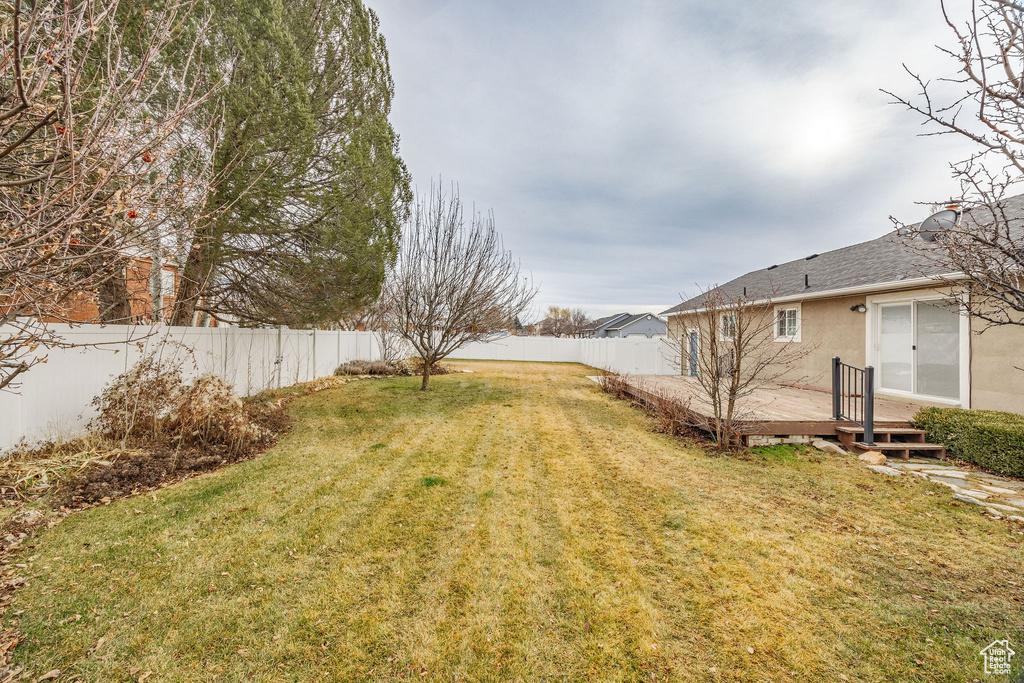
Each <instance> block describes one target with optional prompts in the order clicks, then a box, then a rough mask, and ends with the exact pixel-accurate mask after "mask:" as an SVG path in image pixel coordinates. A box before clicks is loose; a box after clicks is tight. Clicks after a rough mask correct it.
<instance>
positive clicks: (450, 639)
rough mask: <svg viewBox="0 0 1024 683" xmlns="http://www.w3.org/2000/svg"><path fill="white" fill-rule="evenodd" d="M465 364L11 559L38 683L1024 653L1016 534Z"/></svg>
mask: <svg viewBox="0 0 1024 683" xmlns="http://www.w3.org/2000/svg"><path fill="white" fill-rule="evenodd" d="M456 365H457V367H464V368H471V369H472V370H473V371H474V374H460V375H451V376H445V377H437V378H435V379H433V380H432V381H431V385H432V387H433V390H432V391H430V392H428V393H421V392H419V391H416V390H415V388H416V385H417V384H418V382H419V379H418V378H401V379H390V380H374V381H363V382H358V383H354V384H351V385H349V386H347V387H343V388H340V389H335V390H329V391H323V392H320V393H318V394H314V395H311V396H307V397H304V398H300V399H298V400H297V401H296V402H295V403H294V404H292V408H291V410H292V412H293V414H294V416H295V418H296V419H295V425H294V428H293V430H292V432H291V433H290V434H289V435H287V436H286V437H285V438H284V439H283V440H282V441H281V442H280V443H279V444H278V445H277V446H276V447H275V448H274V449H272V450H271V451H269V452H268V453H267V454H266V455H264V456H263V457H260V458H258V459H256V460H253V461H248V462H244V463H241V464H238V465H235V466H232V467H229V468H226V469H223V470H221V471H218V472H215V473H212V474H209V475H205V476H202V477H199V478H197V479H194V480H191V481H188V482H186V483H184V484H181V485H178V486H174V487H170V488H167V489H164V490H162V491H160V492H158V493H156V494H155V495H154V494H147V495H146V496H144V497H138V498H134V499H126V500H121V501H116V502H115V503H113V504H111V505H109V506H106V507H102V508H97V509H92V510H89V511H87V512H85V513H83V514H79V515H74V516H72V517H70V518H68V519H67V520H66V521H64V522H63V523H61V524H60V525H58V526H57V527H55V528H53V529H49V530H47V531H44V532H42V533H41V534H40V535H39V537H38V538H36V539H35V540H34V541H33V546H32V547H29V548H25V549H24V550H23V551H22V552H21V555H20V556H19V557H17V558H16V559H15V560H14V561H15V562H19V563H22V564H24V565H26V567H25V568H24V569H23V570H22V571H23V572H25V575H26V576H28V577H30V578H31V582H30V584H29V585H28V586H27V587H24V588H22V589H19V593H18V595H17V598H16V601H15V603H14V605H13V606H12V607H11V609H10V610H9V611H8V613H7V614H6V615H5V617H4V619H5V622H6V624H7V625H8V626H15V627H17V628H20V629H21V630H22V631H23V632H24V633H25V634H26V637H27V640H26V641H25V642H23V643H22V644H21V645H19V646H18V648H17V649H16V651H15V661H16V662H20V663H23V664H25V665H26V666H27V667H28V668H29V669H30V670H31V672H32V673H33V675H34V676H39V675H41V674H43V673H44V672H47V671H49V670H51V669H60V670H61V672H62V673H61V677H60V680H63V681H71V680H76V679H75V676H77V677H78V678H77V680H82V681H128V680H132V681H138V680H142V679H143V677H145V680H147V681H149V682H150V683H154V682H156V681H214V680H216V681H253V682H256V681H364V680H365V681H395V680H401V679H405V680H445V681H454V680H459V681H533V680H559V681H584V680H594V681H598V680H600V681H665V680H671V681H690V680H692V681H747V680H750V681H755V680H756V681H812V680H828V681H837V680H849V681H918V680H920V681H964V680H966V681H970V680H972V679H974V678H977V679H979V680H985V681H986V682H987V681H990V680H1000V678H999V677H996V676H985V675H984V674H983V671H982V660H981V658H980V657H979V655H978V653H979V650H981V648H983V647H984V646H986V645H987V644H988V643H989V642H991V641H993V640H995V639H997V638H1000V639H1001V638H1009V639H1010V641H1011V645H1012V646H1014V648H1015V649H1016V650H1017V651H1018V652H1021V653H1022V654H1021V655H1018V658H1019V659H1024V637H1022V636H1024V571H1022V567H1024V536H1022V535H1020V534H1019V531H1020V529H1019V528H1017V529H1016V530H1015V529H1013V528H1012V527H1010V526H1008V524H1007V523H1006V522H996V521H993V520H989V519H987V518H985V517H984V516H982V515H981V514H979V512H978V510H977V509H976V508H971V507H963V506H952V505H951V498H950V496H949V494H948V493H947V492H946V491H945V490H943V489H941V488H939V487H937V486H935V485H933V484H929V483H926V482H922V481H920V480H915V479H912V478H910V477H903V478H901V479H898V480H891V479H888V478H884V477H882V476H879V475H875V474H872V473H870V472H868V471H867V470H865V469H863V468H862V467H860V466H859V465H858V464H857V463H855V462H853V461H851V460H850V459H846V458H838V457H831V456H827V455H824V454H816V455H813V456H811V455H807V454H798V455H795V456H794V455H785V454H783V455H779V456H773V455H759V456H751V457H749V458H720V457H712V456H709V455H708V454H707V453H704V452H701V451H699V450H697V449H693V448H688V447H686V446H684V445H682V444H681V443H680V442H679V441H677V440H674V439H672V438H669V437H666V436H663V435H659V434H655V433H652V432H650V431H649V430H648V429H647V427H648V424H647V418H646V417H645V416H644V415H643V414H641V413H640V412H639V411H637V410H635V409H632V408H630V407H629V405H627V404H626V403H624V402H621V401H616V400H614V399H612V398H610V397H609V396H607V395H604V394H602V393H600V392H599V391H598V389H597V387H596V385H594V384H593V383H592V382H590V381H588V380H586V379H585V378H584V377H583V376H584V375H585V374H587V372H588V370H587V369H586V368H583V367H582V366H578V365H555V364H525V363H524V364H514V363H485V362H477V363H468V362H467V363H458V364H456ZM1015 532H1016V533H1015ZM1019 667H1020V661H1017V662H1016V668H1015V670H1019ZM843 676H845V678H843ZM1003 680H1006V679H1003Z"/></svg>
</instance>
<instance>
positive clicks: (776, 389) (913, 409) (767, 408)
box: [629, 375, 920, 436]
mask: <svg viewBox="0 0 1024 683" xmlns="http://www.w3.org/2000/svg"><path fill="white" fill-rule="evenodd" d="M629 381H630V385H631V387H632V388H633V389H635V390H636V391H637V392H638V393H640V394H642V393H644V392H651V393H656V394H659V395H662V396H668V397H672V398H676V399H678V400H679V401H680V402H681V403H684V404H685V403H688V404H689V410H690V411H691V412H692V413H693V414H694V417H695V418H698V419H704V420H708V419H710V418H711V417H712V416H713V415H714V411H713V410H712V408H711V403H710V401H708V399H707V397H706V396H704V395H703V391H702V390H701V388H700V385H699V384H698V383H697V380H695V379H693V378H692V377H682V376H664V375H644V376H637V377H631V378H630V380H629ZM919 409H920V406H919V405H916V404H914V403H907V402H904V401H896V400H892V399H888V398H880V397H875V426H876V427H909V426H910V420H911V419H912V418H913V416H914V414H915V413H917V411H918V410H919ZM736 423H737V429H738V430H739V431H740V432H741V433H743V434H780V435H781V434H794V435H795V434H806V435H817V436H833V435H835V434H836V427H837V426H844V425H845V426H851V425H852V423H850V422H845V421H836V420H833V419H832V394H831V392H829V391H825V390H822V389H812V388H801V387H793V386H785V385H768V386H765V387H759V388H757V389H756V390H754V391H753V392H752V393H751V394H750V395H748V396H745V397H743V398H742V399H741V400H740V402H739V403H738V410H737V416H736Z"/></svg>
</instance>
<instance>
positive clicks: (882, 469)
mask: <svg viewBox="0 0 1024 683" xmlns="http://www.w3.org/2000/svg"><path fill="white" fill-rule="evenodd" d="M868 469H869V470H872V471H874V472H878V473H879V474H888V475H889V476H892V477H902V476H903V473H902V472H900V471H899V470H898V469H896V468H895V467H887V466H885V465H868Z"/></svg>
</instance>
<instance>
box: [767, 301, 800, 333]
mask: <svg viewBox="0 0 1024 683" xmlns="http://www.w3.org/2000/svg"><path fill="white" fill-rule="evenodd" d="M784 311H796V332H795V333H794V334H791V335H788V334H781V335H780V334H779V315H780V314H781V313H783V312H784ZM802 318H803V316H802V310H801V307H800V304H787V305H785V306H776V307H775V315H774V317H773V318H772V335H773V336H774V337H775V341H777V342H799V341H800V333H801V331H802V328H803V320H802Z"/></svg>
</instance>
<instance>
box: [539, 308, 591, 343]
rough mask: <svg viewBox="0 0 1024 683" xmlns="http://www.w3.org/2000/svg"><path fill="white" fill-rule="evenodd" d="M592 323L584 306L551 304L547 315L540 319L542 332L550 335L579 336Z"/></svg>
mask: <svg viewBox="0 0 1024 683" xmlns="http://www.w3.org/2000/svg"><path fill="white" fill-rule="evenodd" d="M590 323H591V320H590V318H588V317H587V313H586V311H584V310H583V309H582V308H559V307H558V306H549V307H548V312H547V317H545V318H544V320H541V321H540V333H541V334H542V335H545V336H549V337H573V338H579V337H582V336H583V335H584V332H585V330H586V328H587V326H589V325H590Z"/></svg>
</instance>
